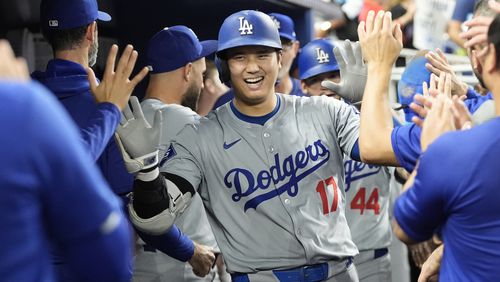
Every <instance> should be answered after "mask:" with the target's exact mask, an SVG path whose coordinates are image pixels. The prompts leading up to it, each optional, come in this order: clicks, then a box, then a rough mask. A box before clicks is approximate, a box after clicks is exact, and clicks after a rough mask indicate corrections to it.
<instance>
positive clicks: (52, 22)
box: [49, 20, 59, 27]
mask: <svg viewBox="0 0 500 282" xmlns="http://www.w3.org/2000/svg"><path fill="white" fill-rule="evenodd" d="M49 26H51V27H56V26H59V22H58V21H57V20H50V21H49Z"/></svg>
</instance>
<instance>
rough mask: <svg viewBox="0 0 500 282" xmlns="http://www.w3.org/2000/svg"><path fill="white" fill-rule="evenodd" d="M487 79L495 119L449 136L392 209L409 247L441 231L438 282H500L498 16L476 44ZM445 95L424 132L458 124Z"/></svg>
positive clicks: (433, 147)
mask: <svg viewBox="0 0 500 282" xmlns="http://www.w3.org/2000/svg"><path fill="white" fill-rule="evenodd" d="M473 49H474V50H475V51H476V52H479V51H484V50H486V51H487V52H486V53H485V54H484V55H483V56H481V57H480V63H481V66H482V68H481V69H480V72H481V75H482V78H483V81H484V83H485V84H486V86H487V87H488V89H491V90H492V92H493V97H494V101H495V106H496V117H495V118H494V119H493V120H490V121H488V122H486V123H484V124H481V125H478V126H476V127H473V128H472V129H470V130H465V131H455V132H449V133H444V134H442V135H441V136H439V137H438V138H437V139H436V140H435V141H434V142H431V140H432V139H430V140H429V143H430V146H428V147H427V150H425V152H424V153H423V155H422V156H421V157H420V161H419V165H418V167H417V168H416V169H415V171H414V174H415V176H414V177H415V178H414V181H413V182H410V183H407V184H408V185H410V187H409V188H408V190H407V191H406V192H405V193H404V194H402V195H401V196H400V197H399V198H398V200H397V202H396V205H395V207H394V215H395V219H396V221H395V224H394V225H395V231H396V235H397V236H398V237H399V238H400V239H401V240H402V241H403V242H405V243H408V244H413V243H414V242H418V241H423V240H426V239H428V238H430V237H431V236H432V235H433V234H434V233H436V230H440V233H441V236H442V239H443V242H444V246H445V247H444V253H443V258H442V262H441V269H440V272H439V280H440V281H498V280H499V279H500V269H499V268H498V265H500V253H499V252H498V251H497V250H499V249H500V237H499V236H498V234H500V205H498V199H499V198H500V190H499V189H498V184H499V183H500V174H499V173H498V171H499V170H500V162H499V158H500V146H499V144H500V134H499V132H500V110H499V109H500V102H499V101H500V92H499V91H498V86H499V83H498V81H499V79H500V68H499V64H498V59H499V58H500V52H499V51H500V17H498V16H497V17H496V18H495V20H494V21H493V22H492V23H491V25H490V27H489V31H488V44H487V45H486V46H483V45H479V44H478V45H476V46H473ZM444 97H445V96H441V97H439V98H438V99H436V100H435V101H434V102H433V106H432V109H431V111H430V113H429V114H428V115H427V119H426V121H425V122H424V126H423V129H422V136H424V135H426V136H431V134H434V133H435V132H436V131H437V130H436V129H438V130H439V129H440V128H443V129H444V130H443V132H446V131H448V130H449V129H448V127H447V126H445V125H446V124H453V122H452V120H453V117H452V114H451V110H450V107H449V106H447V104H446V100H445V98H444Z"/></svg>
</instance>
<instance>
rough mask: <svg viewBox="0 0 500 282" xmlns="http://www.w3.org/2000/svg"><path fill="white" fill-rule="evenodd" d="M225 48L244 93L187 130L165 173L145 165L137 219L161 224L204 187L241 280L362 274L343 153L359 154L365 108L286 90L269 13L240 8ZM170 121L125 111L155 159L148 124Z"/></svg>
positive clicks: (220, 51)
mask: <svg viewBox="0 0 500 282" xmlns="http://www.w3.org/2000/svg"><path fill="white" fill-rule="evenodd" d="M217 55H218V56H219V58H220V60H221V65H222V68H221V70H222V73H221V78H222V80H223V81H225V82H228V81H230V82H231V85H232V86H233V88H234V92H235V98H234V99H233V100H232V101H231V102H229V103H227V104H225V105H224V106H222V107H220V108H218V109H217V110H216V111H214V112H212V113H211V114H209V115H208V118H207V119H201V120H200V125H198V126H188V127H185V128H184V129H183V130H182V131H181V132H180V134H179V135H178V136H177V137H176V138H175V141H174V142H173V148H172V152H171V155H172V157H171V158H170V159H169V160H168V161H167V162H166V164H165V172H164V173H163V172H162V173H161V174H160V173H159V171H158V169H157V168H154V166H153V169H152V170H151V169H148V170H142V171H141V172H140V173H139V174H138V175H137V179H136V183H135V187H134V201H133V204H132V205H131V207H130V210H131V213H132V215H133V220H132V221H133V223H134V224H135V225H136V226H137V227H138V228H140V229H142V230H144V231H149V232H151V233H161V232H163V231H164V229H166V228H168V224H171V221H172V220H173V219H175V216H176V215H177V214H178V213H179V212H181V211H182V210H183V209H184V206H185V203H186V202H187V201H189V200H190V198H191V197H192V195H193V194H194V193H195V191H198V192H199V193H200V196H201V198H202V200H203V203H204V204H205V207H206V209H207V214H208V216H209V219H210V221H211V224H212V228H213V230H214V234H215V237H216V239H217V243H218V244H219V248H220V250H221V252H222V254H223V255H224V259H225V261H226V264H227V268H228V271H229V272H230V273H231V275H232V279H233V281H276V280H278V281H358V277H357V273H356V269H355V267H354V265H353V264H352V257H353V256H355V255H356V254H357V253H358V251H357V248H356V246H355V245H354V243H353V242H352V240H351V235H350V231H349V227H348V225H347V222H346V219H345V214H344V210H345V193H344V165H343V155H344V153H345V154H347V155H351V156H352V157H354V158H357V159H359V156H357V155H356V154H353V153H352V152H355V151H356V150H353V148H355V147H356V145H355V144H356V142H357V139H358V129H359V116H358V114H357V112H356V110H355V109H354V108H353V107H351V106H349V105H347V104H345V103H343V102H341V101H338V100H335V99H331V98H328V97H296V96H290V95H281V94H276V93H275V91H274V84H275V82H276V78H277V76H278V70H279V67H280V64H281V42H280V38H279V34H278V30H277V28H276V25H275V24H274V23H273V21H272V19H271V18H270V17H269V16H268V15H266V14H264V13H261V12H258V11H249V10H247V11H241V12H237V13H235V14H233V15H231V16H229V17H228V18H227V19H226V20H225V21H224V23H223V24H222V26H221V28H220V31H219V40H218V48H217ZM318 109H321V110H318ZM158 123H159V122H156V123H155V125H154V126H153V127H149V126H146V125H145V124H144V122H143V120H142V118H141V115H140V113H136V117H129V118H128V120H126V121H123V122H122V126H121V127H120V129H119V130H118V134H119V136H120V139H121V142H122V143H123V145H124V149H125V150H126V152H125V153H128V154H125V156H126V157H128V158H131V159H135V160H138V164H139V165H140V164H142V163H147V165H148V166H150V164H151V162H150V160H151V158H147V157H143V156H151V154H148V153H151V152H153V151H154V149H152V148H155V146H157V143H156V144H155V143H154V141H155V140H153V138H149V137H148V136H153V135H154V134H146V132H148V131H151V132H153V133H154V132H157V131H158V129H157V128H158V126H157V124H158ZM312 124H313V125H314V126H311V125H312ZM153 161H154V159H153ZM148 202H149V203H148ZM141 214H142V215H146V214H149V216H146V217H141Z"/></svg>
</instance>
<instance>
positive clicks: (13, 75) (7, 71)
mask: <svg viewBox="0 0 500 282" xmlns="http://www.w3.org/2000/svg"><path fill="white" fill-rule="evenodd" d="M0 79H9V80H20V81H28V80H29V79H30V75H29V72H28V65H27V64H26V61H25V60H24V59H23V58H16V56H15V55H14V52H13V51H12V48H11V46H10V44H9V42H8V41H7V40H0Z"/></svg>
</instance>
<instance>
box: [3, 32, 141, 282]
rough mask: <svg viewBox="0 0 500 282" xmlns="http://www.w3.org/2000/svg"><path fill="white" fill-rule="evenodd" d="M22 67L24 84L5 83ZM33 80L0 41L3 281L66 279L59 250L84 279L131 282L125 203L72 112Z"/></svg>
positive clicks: (72, 268)
mask: <svg viewBox="0 0 500 282" xmlns="http://www.w3.org/2000/svg"><path fill="white" fill-rule="evenodd" d="M9 53H10V55H9ZM19 67H20V68H21V69H24V74H22V77H21V79H22V80H24V81H20V82H19V81H15V80H17V79H14V78H12V77H10V76H11V75H10V74H8V73H7V75H8V76H9V77H5V71H6V70H8V69H15V68H19ZM28 79H29V76H28V72H27V67H26V66H25V65H24V66H19V61H15V59H14V58H13V56H12V51H11V50H10V47H9V46H8V43H6V42H5V41H0V97H2V102H1V103H0V120H2V122H3V126H2V127H1V129H0V136H1V137H0V139H1V142H2V147H1V148H0V153H1V155H2V158H1V160H0V208H1V210H2V212H1V213H0V225H1V230H2V232H0V240H1V241H2V247H1V248H0V276H1V277H2V278H1V280H2V281H12V282H17V281H60V280H59V279H57V275H55V273H54V269H53V266H52V265H51V254H50V248H51V247H52V246H57V247H58V248H59V249H60V250H61V255H63V256H64V257H65V259H66V262H67V263H68V268H69V269H70V270H71V271H72V272H73V273H74V274H75V277H77V278H78V279H77V280H78V281H127V280H128V279H129V277H130V274H129V262H130V259H131V249H130V240H131V239H132V236H131V234H130V229H129V225H128V223H127V219H126V218H125V217H124V216H123V214H122V210H121V203H120V200H119V199H118V198H117V197H116V196H114V195H113V194H112V193H111V190H109V186H108V185H107V184H106V182H105V181H104V179H103V178H102V176H101V175H100V173H99V171H98V170H97V169H96V168H95V165H94V161H93V160H92V159H91V158H89V156H88V154H87V152H86V150H85V148H83V146H82V144H81V142H79V141H78V139H79V133H78V132H77V129H76V127H75V125H74V124H73V122H71V120H70V117H69V116H68V114H67V113H66V112H65V111H64V109H63V108H62V107H61V106H60V104H59V103H57V101H56V100H55V99H54V97H53V95H52V94H50V93H48V92H47V90H46V89H45V88H44V87H42V86H40V85H39V84H38V83H33V82H28V81H27V80H28Z"/></svg>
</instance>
